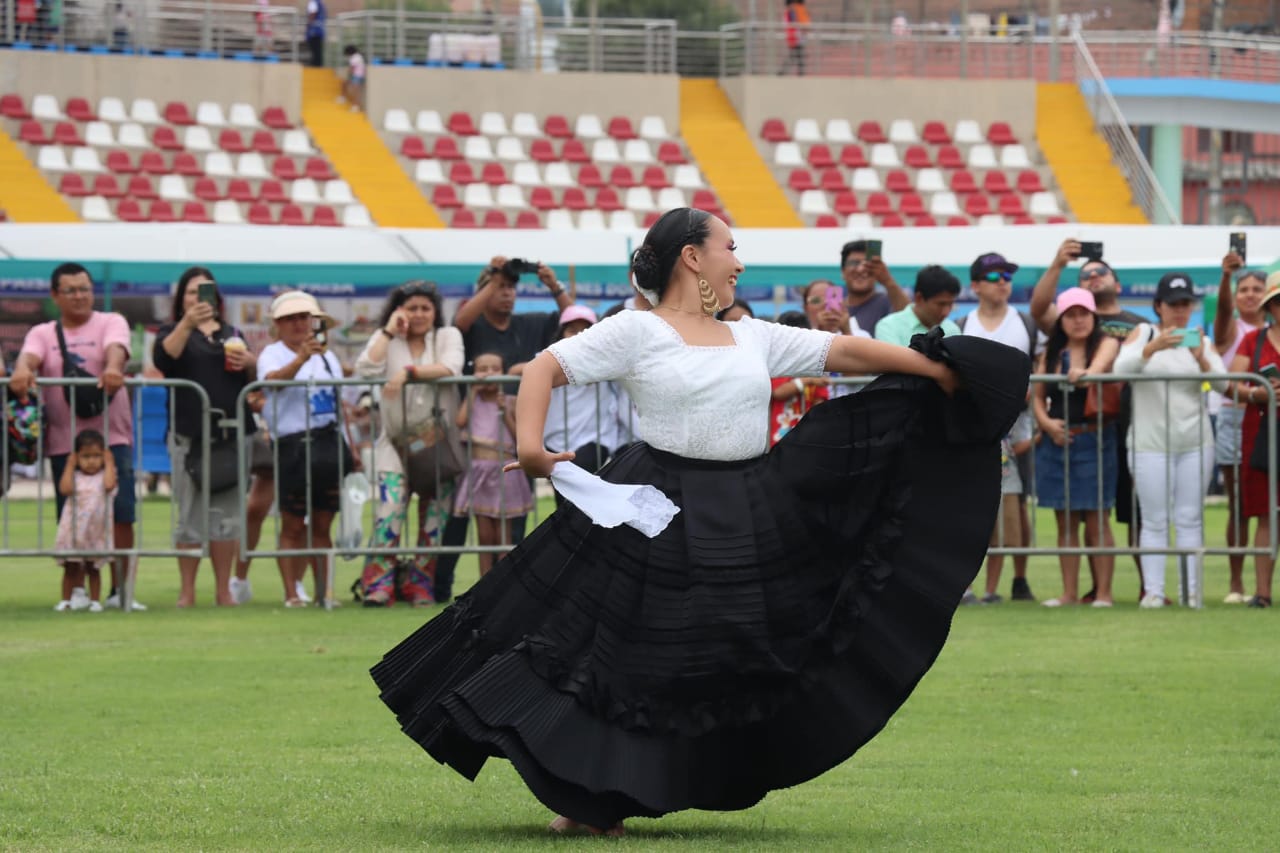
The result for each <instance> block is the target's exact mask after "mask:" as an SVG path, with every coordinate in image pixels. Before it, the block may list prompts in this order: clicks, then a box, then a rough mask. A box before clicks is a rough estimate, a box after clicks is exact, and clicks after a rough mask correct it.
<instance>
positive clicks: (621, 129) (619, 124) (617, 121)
mask: <svg viewBox="0 0 1280 853" xmlns="http://www.w3.org/2000/svg"><path fill="white" fill-rule="evenodd" d="M608 133H609V135H610V136H612V137H613V138H614V139H635V138H636V129H635V128H634V127H632V126H631V119H629V118H627V117H626V116H617V117H615V118H611V119H609V130H608Z"/></svg>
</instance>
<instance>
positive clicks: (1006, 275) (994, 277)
mask: <svg viewBox="0 0 1280 853" xmlns="http://www.w3.org/2000/svg"><path fill="white" fill-rule="evenodd" d="M982 280H983V281H989V282H991V283H993V284H994V283H995V282H997V281H1003V282H1010V281H1013V273H1011V272H999V271H994V272H989V273H987V274H985V275H984V276H982Z"/></svg>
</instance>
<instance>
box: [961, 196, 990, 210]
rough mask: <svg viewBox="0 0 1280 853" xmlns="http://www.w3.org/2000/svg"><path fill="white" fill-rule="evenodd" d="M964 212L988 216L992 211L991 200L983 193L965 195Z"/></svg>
mask: <svg viewBox="0 0 1280 853" xmlns="http://www.w3.org/2000/svg"><path fill="white" fill-rule="evenodd" d="M964 212H965V213H967V214H969V215H970V216H986V215H987V214H988V213H990V212H991V201H990V200H989V199H988V198H987V197H986V196H985V195H983V194H982V193H973V194H972V195H967V196H965V199H964Z"/></svg>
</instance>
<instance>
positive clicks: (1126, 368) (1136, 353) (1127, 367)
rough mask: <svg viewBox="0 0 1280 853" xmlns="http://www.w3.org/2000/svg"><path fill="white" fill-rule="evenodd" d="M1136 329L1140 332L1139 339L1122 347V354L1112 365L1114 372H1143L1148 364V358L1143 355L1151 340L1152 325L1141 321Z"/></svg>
mask: <svg viewBox="0 0 1280 853" xmlns="http://www.w3.org/2000/svg"><path fill="white" fill-rule="evenodd" d="M1135 331H1137V332H1139V334H1138V336H1137V339H1136V340H1132V341H1130V342H1129V343H1127V344H1123V345H1122V346H1121V347H1120V354H1119V355H1117V356H1116V360H1115V362H1114V363H1113V364H1112V365H1111V372H1112V373H1141V372H1142V371H1143V368H1145V367H1146V366H1147V360H1146V359H1145V358H1143V357H1142V351H1143V350H1144V349H1146V347H1147V344H1148V343H1149V342H1150V340H1151V327H1150V326H1148V325H1147V324H1146V323H1139V324H1138V325H1137V327H1136V328H1135Z"/></svg>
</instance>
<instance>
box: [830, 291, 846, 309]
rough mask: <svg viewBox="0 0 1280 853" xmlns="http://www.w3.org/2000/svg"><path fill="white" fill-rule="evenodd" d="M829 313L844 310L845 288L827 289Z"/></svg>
mask: <svg viewBox="0 0 1280 853" xmlns="http://www.w3.org/2000/svg"><path fill="white" fill-rule="evenodd" d="M826 307H827V310H828V311H836V312H840V311H843V310H844V288H843V287H828V288H827V304H826Z"/></svg>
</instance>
